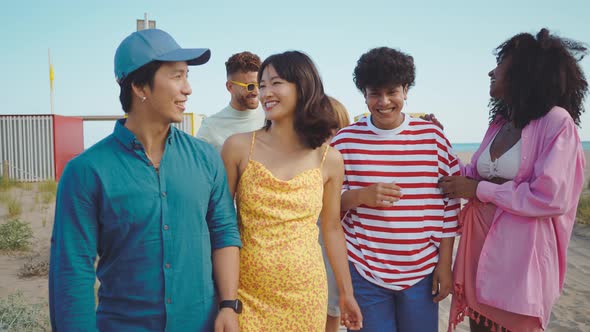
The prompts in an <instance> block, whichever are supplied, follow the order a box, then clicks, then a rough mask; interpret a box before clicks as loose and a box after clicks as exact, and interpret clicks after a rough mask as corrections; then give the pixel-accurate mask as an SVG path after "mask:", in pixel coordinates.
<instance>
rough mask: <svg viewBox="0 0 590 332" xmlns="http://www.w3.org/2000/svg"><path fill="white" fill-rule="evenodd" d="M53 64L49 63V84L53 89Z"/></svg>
mask: <svg viewBox="0 0 590 332" xmlns="http://www.w3.org/2000/svg"><path fill="white" fill-rule="evenodd" d="M53 77H54V76H53V65H52V64H51V63H50V64H49V85H50V86H51V89H53Z"/></svg>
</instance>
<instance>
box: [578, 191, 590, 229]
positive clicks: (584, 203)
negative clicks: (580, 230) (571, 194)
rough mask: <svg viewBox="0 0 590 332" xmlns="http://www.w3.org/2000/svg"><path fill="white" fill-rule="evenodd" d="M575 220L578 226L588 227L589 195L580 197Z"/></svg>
mask: <svg viewBox="0 0 590 332" xmlns="http://www.w3.org/2000/svg"><path fill="white" fill-rule="evenodd" d="M576 220H577V221H578V223H580V224H585V225H590V193H586V194H582V196H580V202H579V203H578V211H577V213H576Z"/></svg>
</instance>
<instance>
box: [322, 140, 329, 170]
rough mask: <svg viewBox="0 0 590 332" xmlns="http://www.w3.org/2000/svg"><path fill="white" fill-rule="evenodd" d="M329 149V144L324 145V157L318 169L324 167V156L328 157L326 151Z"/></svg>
mask: <svg viewBox="0 0 590 332" xmlns="http://www.w3.org/2000/svg"><path fill="white" fill-rule="evenodd" d="M329 149H330V144H326V149H325V150H324V155H323V157H322V162H321V163H320V169H321V168H322V167H323V166H324V160H326V156H327V155H328V150H329Z"/></svg>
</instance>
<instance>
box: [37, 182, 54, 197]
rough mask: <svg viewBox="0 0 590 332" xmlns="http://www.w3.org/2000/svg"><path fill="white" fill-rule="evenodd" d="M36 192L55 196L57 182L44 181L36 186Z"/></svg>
mask: <svg viewBox="0 0 590 332" xmlns="http://www.w3.org/2000/svg"><path fill="white" fill-rule="evenodd" d="M37 190H38V191H39V192H41V193H53V194H55V193H56V192H57V182H55V181H53V180H45V181H43V182H40V183H39V184H38V185H37Z"/></svg>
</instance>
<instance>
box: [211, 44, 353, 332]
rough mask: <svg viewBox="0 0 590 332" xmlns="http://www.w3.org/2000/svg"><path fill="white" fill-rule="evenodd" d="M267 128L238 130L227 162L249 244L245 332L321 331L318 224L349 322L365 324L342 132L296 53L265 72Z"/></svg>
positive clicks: (245, 250)
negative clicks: (351, 264) (345, 189)
mask: <svg viewBox="0 0 590 332" xmlns="http://www.w3.org/2000/svg"><path fill="white" fill-rule="evenodd" d="M258 84H259V89H260V101H261V103H262V107H263V109H264V111H265V114H266V119H267V121H266V125H265V126H264V127H263V128H262V129H260V130H258V131H255V132H250V133H243V134H237V135H234V136H232V137H230V138H229V139H228V140H227V141H226V142H225V144H224V146H223V150H222V157H223V160H224V163H225V167H226V170H227V176H228V183H229V189H230V192H231V194H232V195H235V199H236V204H237V209H238V221H239V226H240V233H241V237H242V243H243V247H242V249H241V251H240V280H239V288H238V297H239V299H240V300H241V301H242V303H243V312H242V314H241V315H240V316H239V326H240V331H245V332H247V331H256V332H261V331H318V332H319V331H323V330H324V328H325V323H326V308H327V283H326V271H325V269H324V264H323V259H322V253H321V249H320V246H319V244H318V241H317V240H318V228H317V226H316V221H317V218H318V216H320V217H321V218H320V219H321V225H320V227H321V228H322V232H323V236H324V242H325V245H326V249H327V252H328V258H329V259H330V262H331V264H332V268H333V270H334V274H335V276H336V282H337V284H338V289H339V291H340V309H341V314H342V315H341V320H342V323H343V324H344V325H345V326H347V327H348V328H350V329H355V330H356V329H360V328H361V327H362V314H361V312H360V309H359V307H358V305H357V303H356V300H355V298H354V295H353V290H352V283H351V279H350V273H349V270H348V263H347V255H346V247H345V242H344V241H345V240H344V234H343V231H342V227H341V226H340V222H339V220H340V190H341V187H342V181H343V177H344V165H343V161H342V156H341V155H340V153H338V151H336V150H333V149H330V148H329V146H328V144H326V140H327V139H328V138H329V137H330V136H331V135H332V131H333V130H334V129H336V127H337V120H336V117H335V115H334V112H333V110H332V107H331V105H330V101H329V99H328V97H327V96H326V95H325V94H324V88H323V85H322V81H321V79H320V76H319V74H318V72H317V69H316V68H315V66H314V64H313V62H312V61H311V59H310V58H309V57H308V56H307V55H305V54H303V53H301V52H297V51H290V52H285V53H281V54H275V55H272V56H270V57H269V58H267V59H266V60H265V61H264V62H263V63H262V66H261V67H260V71H259V72H258Z"/></svg>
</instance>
